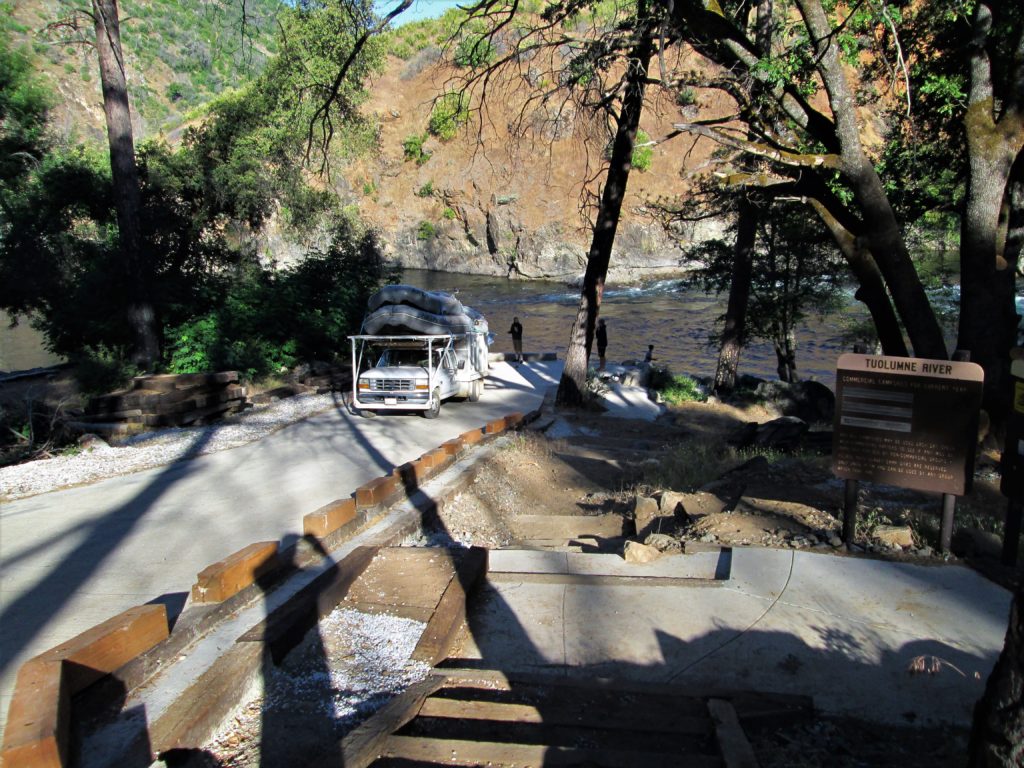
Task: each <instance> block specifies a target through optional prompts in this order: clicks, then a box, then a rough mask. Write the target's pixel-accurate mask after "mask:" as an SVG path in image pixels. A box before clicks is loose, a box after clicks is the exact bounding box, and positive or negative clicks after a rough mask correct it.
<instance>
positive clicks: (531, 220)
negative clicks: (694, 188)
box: [345, 52, 724, 279]
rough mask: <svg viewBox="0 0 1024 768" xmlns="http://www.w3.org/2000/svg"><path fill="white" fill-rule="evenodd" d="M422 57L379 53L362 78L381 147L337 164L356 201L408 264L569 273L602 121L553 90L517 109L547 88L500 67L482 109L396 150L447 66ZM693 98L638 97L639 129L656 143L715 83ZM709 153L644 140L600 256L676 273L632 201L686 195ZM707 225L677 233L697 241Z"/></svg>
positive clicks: (593, 184)
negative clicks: (647, 145) (452, 134)
mask: <svg viewBox="0 0 1024 768" xmlns="http://www.w3.org/2000/svg"><path fill="white" fill-rule="evenodd" d="M424 54H425V52H421V54H420V55H419V56H418V57H414V58H413V59H411V60H410V61H403V60H401V59H398V58H394V57H390V58H389V60H388V65H387V68H386V70H385V72H384V73H383V74H382V75H380V76H379V77H378V78H376V79H375V81H374V82H373V84H372V89H371V92H372V96H371V99H370V101H369V103H368V104H367V105H366V107H365V110H366V111H367V113H368V114H370V115H373V116H375V117H376V118H377V119H379V121H380V125H381V130H380V151H379V154H378V155H377V156H375V157H372V158H367V159H364V160H362V161H359V162H356V163H355V164H353V165H351V166H350V167H349V168H348V169H347V170H346V172H345V177H346V181H347V183H348V185H349V187H350V188H351V191H352V193H353V195H354V196H355V198H356V199H357V201H358V205H359V208H360V210H361V211H362V212H363V214H364V215H365V216H366V217H367V218H369V219H370V220H371V221H372V222H374V223H375V224H376V225H378V226H379V227H381V229H382V230H383V231H384V232H385V235H386V238H385V239H386V240H387V241H388V243H389V244H390V246H391V247H392V249H393V251H394V254H393V255H394V256H395V257H397V258H398V259H400V260H401V261H402V262H403V263H405V264H406V265H407V266H417V267H429V268H434V269H442V270H447V271H466V272H470V271H471V272H485V273H490V274H498V275H506V274H509V275H512V276H523V277H549V278H556V279H571V278H572V277H575V276H576V275H578V274H580V272H581V271H582V265H583V263H584V258H585V254H586V248H587V247H588V245H589V225H588V222H587V219H586V216H588V215H593V210H594V208H593V206H592V205H590V206H585V205H584V202H585V201H586V200H587V199H588V195H590V196H591V198H590V199H591V200H592V196H593V195H594V194H595V193H596V192H597V191H598V190H599V189H600V183H601V181H602V179H603V173H602V167H601V165H602V162H603V159H604V157H603V152H604V147H605V143H606V141H607V134H606V133H604V132H603V131H602V126H601V125H597V124H595V121H594V118H592V117H590V116H588V115H585V114H581V113H578V112H575V111H573V110H572V109H562V111H561V113H559V112H558V110H559V107H560V106H562V105H561V104H560V102H557V101H555V100H554V99H553V100H551V101H550V102H549V103H548V104H547V105H540V104H537V103H531V104H529V105H527V100H528V97H529V96H531V95H536V94H537V93H538V92H539V91H540V90H541V89H549V88H550V86H549V85H548V84H547V83H546V82H544V81H543V79H542V78H536V79H535V80H534V82H531V80H530V78H529V77H528V76H523V74H521V73H509V74H507V75H505V76H504V77H502V78H498V79H496V80H495V81H494V82H493V83H492V85H491V89H490V97H489V98H488V99H487V100H486V101H485V102H484V105H483V108H482V109H480V110H478V111H475V112H474V116H473V119H472V120H471V121H470V124H469V125H468V126H467V127H466V128H465V129H464V130H463V131H462V132H460V134H459V135H458V136H457V137H456V138H455V139H452V140H451V141H447V142H443V141H441V140H439V139H437V138H434V137H431V138H430V139H429V140H428V141H427V142H426V144H425V145H424V148H425V149H426V150H427V151H429V152H430V153H431V158H430V160H429V161H427V162H426V163H425V164H423V165H417V164H416V163H415V162H412V161H408V160H405V159H404V157H403V148H402V143H403V141H404V140H405V139H406V137H408V136H410V135H414V134H423V133H424V132H425V131H426V128H427V124H428V120H429V116H430V111H431V108H432V106H433V101H434V98H435V96H436V95H437V94H438V93H441V92H442V91H443V90H444V89H445V86H446V84H447V83H449V82H451V80H452V78H453V77H454V76H456V75H457V72H456V71H455V70H453V69H452V68H450V67H446V66H444V65H443V64H440V63H438V62H437V61H436V56H435V57H434V58H435V61H432V62H430V63H427V64H425V63H424V61H423V59H424ZM694 95H695V97H696V104H694V105H691V106H686V107H679V106H677V105H676V104H675V103H670V102H669V101H668V100H667V99H657V98H654V99H652V100H650V102H649V105H648V108H647V110H646V113H645V117H644V120H643V123H642V128H643V130H644V131H646V132H647V134H648V135H649V136H650V137H651V138H652V139H653V140H655V141H658V140H659V139H662V138H663V137H665V136H666V135H667V134H668V133H669V132H670V131H671V130H672V123H673V122H678V121H679V120H681V119H684V118H685V119H692V118H693V117H694V115H695V114H696V113H697V112H698V111H699V112H700V114H701V115H702V116H708V115H711V114H721V113H722V112H723V109H724V107H723V104H722V102H721V99H720V97H718V96H717V95H716V94H715V93H714V92H712V91H702V90H699V89H698V90H697V91H695V93H694ZM524 105H527V106H525V107H524ZM474 106H475V107H476V106H479V102H475V103H474ZM524 108H525V112H524ZM521 115H524V116H525V120H524V122H525V123H526V124H527V125H529V126H532V129H531V130H528V131H527V132H526V134H525V135H519V133H518V132H517V131H515V130H514V129H513V128H512V126H513V125H514V124H515V123H516V122H517V121H519V119H520V116H521ZM712 149H713V146H712V144H711V142H709V141H707V140H704V139H700V140H698V141H696V142H694V141H693V139H691V138H687V137H679V138H676V139H674V140H671V141H667V142H665V143H661V144H658V145H656V146H655V147H654V148H653V158H652V162H651V167H650V169H649V170H647V171H644V172H639V171H634V172H633V174H632V175H631V177H630V182H629V188H628V190H627V197H626V202H625V206H624V215H623V221H622V224H621V225H620V229H619V237H618V240H617V243H616V253H615V257H614V259H613V269H615V271H616V276H617V277H619V278H620V279H622V278H627V279H628V278H636V277H639V276H641V275H642V276H646V277H651V276H655V275H659V274H661V275H668V274H674V273H677V272H679V271H680V257H681V251H680V250H679V248H678V246H677V245H676V244H674V243H673V242H672V241H671V240H670V239H669V238H667V237H666V236H665V234H664V233H663V231H662V230H661V228H660V226H658V225H657V224H655V223H654V222H653V221H652V220H651V218H650V217H649V216H648V215H645V204H646V203H647V202H648V201H650V200H652V199H657V198H659V197H662V196H666V197H673V196H676V195H680V194H685V192H686V190H687V188H688V184H689V181H688V178H687V176H688V174H689V173H690V172H692V171H693V170H694V169H696V168H699V167H700V166H702V165H703V164H705V163H706V162H707V160H708V159H709V156H710V153H711V151H712ZM424 222H426V224H424ZM707 231H708V230H707V228H706V227H705V228H703V231H700V232H688V233H686V234H687V235H689V236H690V237H695V238H698V239H699V238H702V237H705V236H707Z"/></svg>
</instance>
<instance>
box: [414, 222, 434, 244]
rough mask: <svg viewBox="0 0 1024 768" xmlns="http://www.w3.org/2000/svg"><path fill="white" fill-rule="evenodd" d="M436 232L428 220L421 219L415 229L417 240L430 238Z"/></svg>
mask: <svg viewBox="0 0 1024 768" xmlns="http://www.w3.org/2000/svg"><path fill="white" fill-rule="evenodd" d="M436 234H437V230H436V229H435V228H434V225H433V224H431V223H430V222H429V221H421V222H420V225H419V227H418V228H417V229H416V239H417V240H430V239H431V238H432V237H434V235H436Z"/></svg>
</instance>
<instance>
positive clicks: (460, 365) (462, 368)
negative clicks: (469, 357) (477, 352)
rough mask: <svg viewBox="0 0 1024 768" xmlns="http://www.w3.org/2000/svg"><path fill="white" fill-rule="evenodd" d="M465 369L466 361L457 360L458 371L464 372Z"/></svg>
mask: <svg viewBox="0 0 1024 768" xmlns="http://www.w3.org/2000/svg"><path fill="white" fill-rule="evenodd" d="M465 368H466V361H465V360H459V370H460V371H462V370H465Z"/></svg>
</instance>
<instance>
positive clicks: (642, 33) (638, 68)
mask: <svg viewBox="0 0 1024 768" xmlns="http://www.w3.org/2000/svg"><path fill="white" fill-rule="evenodd" d="M636 15H637V19H638V21H639V22H640V23H639V24H638V30H637V34H638V35H639V39H638V41H637V43H636V45H635V46H634V48H633V50H632V51H631V52H630V55H629V61H628V64H627V66H628V68H629V70H628V72H627V74H626V90H625V94H624V95H623V97H622V110H621V114H620V115H619V120H618V125H617V127H616V131H615V142H614V144H613V145H612V157H611V160H610V162H609V166H608V175H607V178H606V179H605V185H604V190H603V192H602V194H601V204H600V207H599V208H598V212H597V221H596V223H595V224H594V236H593V239H592V240H591V243H590V251H589V253H588V254H587V270H586V273H585V274H584V276H583V290H582V291H581V294H580V304H579V307H578V309H577V311H576V320H575V321H574V322H573V325H572V331H571V332H570V335H569V349H568V350H567V352H566V355H565V367H564V368H563V369H562V379H561V381H560V382H559V384H558V395H557V397H556V400H555V401H556V402H557V403H558V404H559V405H567V406H579V405H582V404H583V403H584V401H585V400H586V384H587V359H588V358H589V357H590V347H591V344H592V342H593V339H594V327H595V325H596V323H597V313H598V311H599V310H600V308H601V297H602V295H603V294H604V281H605V278H606V277H607V275H608V264H609V263H610V261H611V255H612V246H613V245H614V244H615V231H616V230H617V229H618V226H619V214H620V212H621V211H622V199H623V197H624V195H625V194H626V183H627V182H628V181H629V172H630V170H631V169H632V167H633V165H632V159H633V147H634V144H635V143H636V132H637V128H638V127H639V126H640V114H641V112H643V106H644V91H645V88H646V83H645V81H646V77H647V70H648V66H649V65H650V61H651V55H652V53H653V49H654V44H653V37H652V33H651V31H650V30H649V29H648V28H647V21H648V19H647V4H646V2H645V1H644V0H640V2H639V3H637V14H636Z"/></svg>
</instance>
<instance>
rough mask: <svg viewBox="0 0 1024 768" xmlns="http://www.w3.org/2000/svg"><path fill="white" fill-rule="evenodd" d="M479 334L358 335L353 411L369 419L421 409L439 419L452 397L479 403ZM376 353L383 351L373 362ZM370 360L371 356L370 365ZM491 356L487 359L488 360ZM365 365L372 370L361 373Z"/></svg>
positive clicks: (354, 353)
mask: <svg viewBox="0 0 1024 768" xmlns="http://www.w3.org/2000/svg"><path fill="white" fill-rule="evenodd" d="M473 335H475V334H460V335H459V336H456V335H454V334H449V335H447V336H445V335H442V334H430V335H402V336H394V335H388V336H378V335H372V334H370V335H359V336H352V337H350V338H351V340H352V370H353V371H361V373H360V374H359V376H357V377H353V379H352V385H353V386H352V407H353V408H355V409H356V410H357V411H358V412H359V414H360V415H362V416H365V417H367V418H371V417H373V416H376V415H377V413H378V412H379V411H389V410H392V411H422V413H423V416H424V417H425V418H428V419H435V418H437V416H438V414H439V413H440V412H441V403H442V402H444V401H445V400H447V399H449V398H451V397H464V398H466V399H468V400H469V401H470V402H474V403H475V402H476V401H477V400H479V399H480V398H481V396H483V392H484V375H483V373H481V371H480V366H479V365H477V364H475V362H474V360H473V358H474V357H475V355H472V354H466V352H465V351H464V352H463V354H461V355H460V354H459V351H458V350H459V348H460V347H461V348H463V350H475V349H476V348H478V346H479V342H477V341H475V340H473V339H472V338H467V337H472V336H473ZM375 353H379V357H377V359H376V361H375V362H374V361H373V359H372V358H373V357H374V356H375ZM367 357H369V358H370V360H369V361H367ZM486 359H487V358H486V354H485V355H484V360H486ZM364 362H370V363H371V364H372V366H373V367H371V368H369V369H367V370H362V368H363V366H364Z"/></svg>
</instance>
